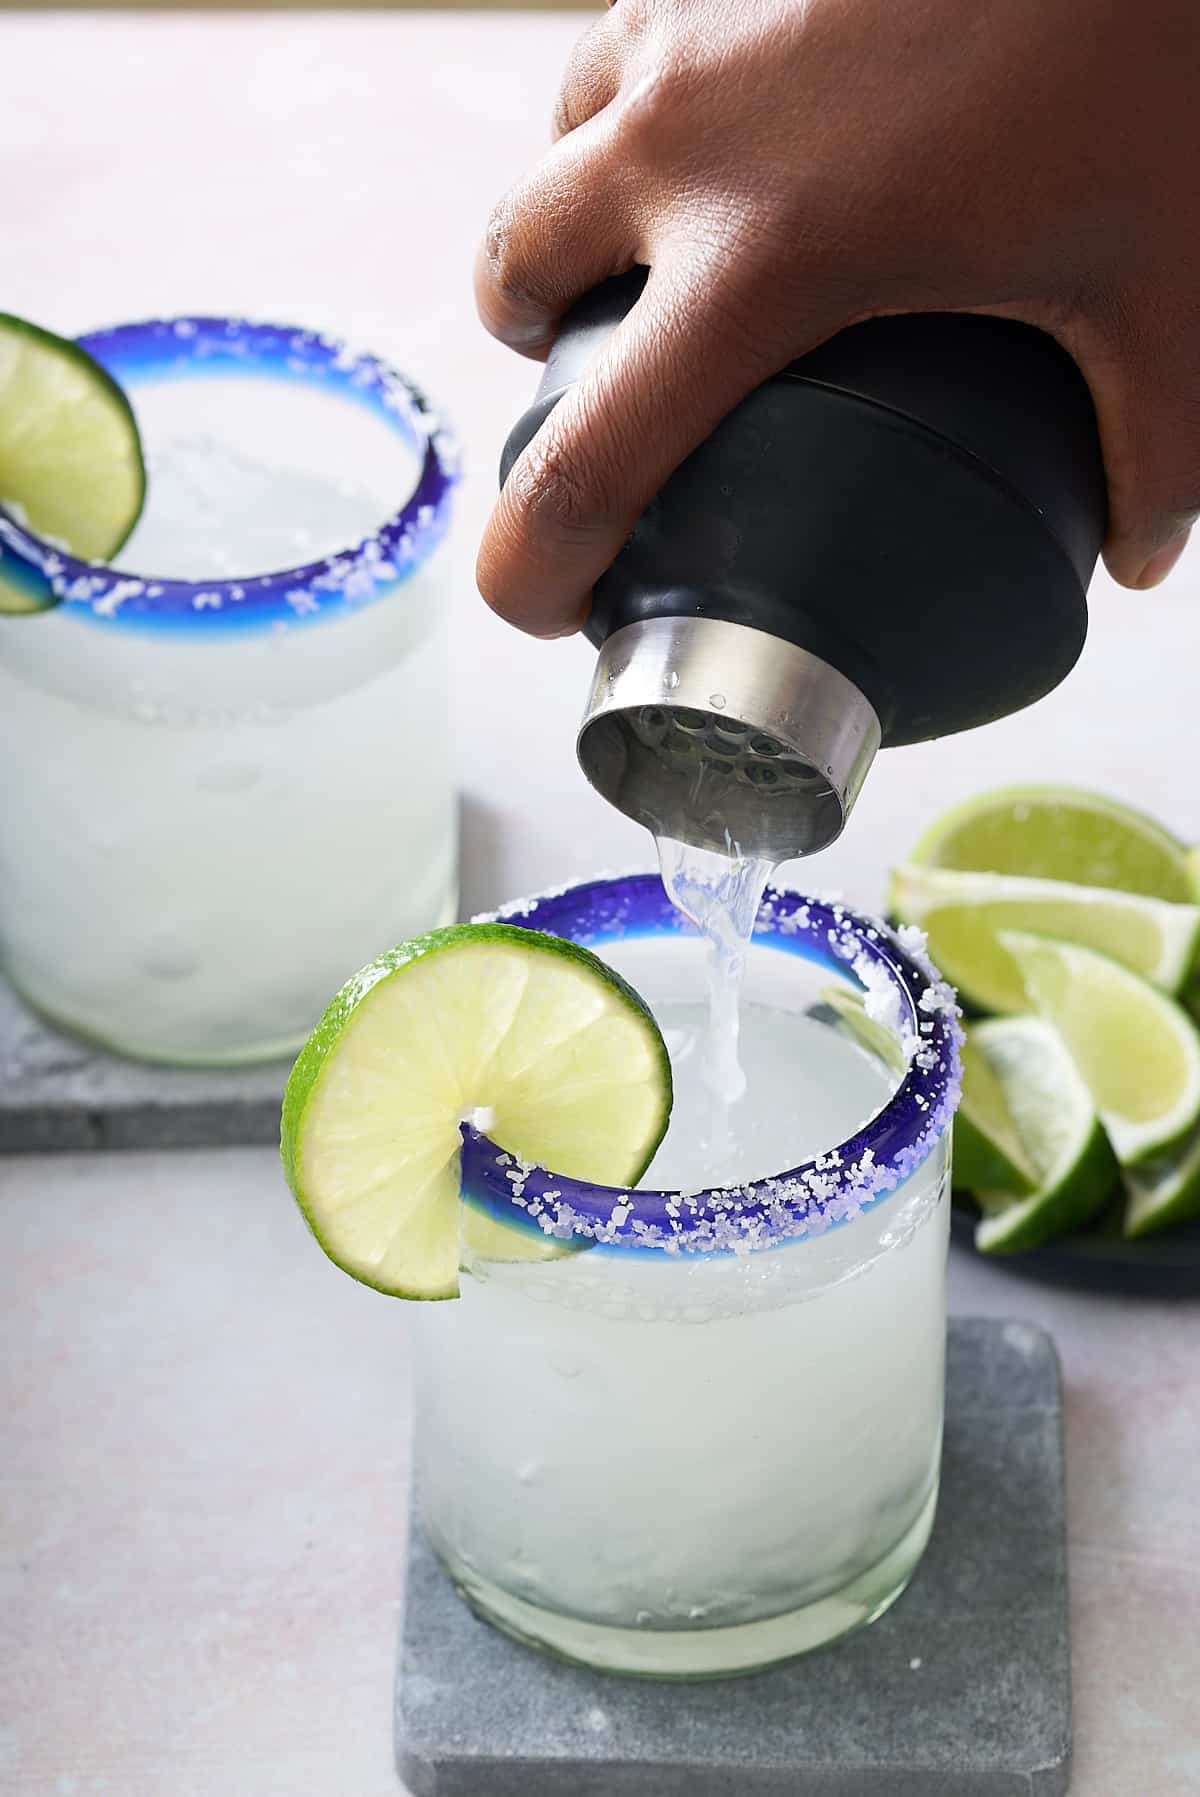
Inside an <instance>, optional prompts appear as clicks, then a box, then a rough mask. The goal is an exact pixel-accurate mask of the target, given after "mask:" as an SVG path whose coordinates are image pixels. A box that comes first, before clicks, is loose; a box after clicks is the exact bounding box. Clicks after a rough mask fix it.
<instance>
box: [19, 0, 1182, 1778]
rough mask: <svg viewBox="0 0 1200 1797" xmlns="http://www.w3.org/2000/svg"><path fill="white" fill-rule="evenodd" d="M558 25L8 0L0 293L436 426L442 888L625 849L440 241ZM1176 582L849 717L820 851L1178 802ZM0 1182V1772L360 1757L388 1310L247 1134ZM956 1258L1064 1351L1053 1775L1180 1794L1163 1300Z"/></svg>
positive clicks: (451, 264)
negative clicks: (1057, 1725) (1106, 794)
mask: <svg viewBox="0 0 1200 1797" xmlns="http://www.w3.org/2000/svg"><path fill="white" fill-rule="evenodd" d="M582 23H583V21H581V20H580V19H579V17H578V16H575V17H570V18H565V17H561V18H560V17H554V16H531V15H526V16H522V15H503V16H498V15H496V14H494V13H493V14H491V15H488V16H483V15H481V16H478V17H470V16H466V15H463V14H461V13H457V14H448V15H443V16H437V15H429V14H420V13H407V14H404V15H402V16H398V17H394V18H389V17H385V16H383V15H381V14H378V13H376V14H372V15H369V16H355V15H353V14H343V15H326V14H317V13H308V14H301V15H296V16H291V17H286V18H285V17H282V16H279V15H268V16H262V17H256V16H246V17H239V16H233V15H229V14H225V15H222V16H220V17H214V16H186V17H183V16H179V17H165V16H154V17H151V16H145V15H143V16H136V15H121V14H89V15H86V16H83V15H80V14H75V15H72V16H69V17H58V16H55V15H53V14H42V15H40V16H38V17H36V18H35V17H20V16H18V15H15V14H14V15H9V16H8V17H6V18H5V19H3V20H2V21H0V72H2V77H3V104H2V105H0V181H2V182H3V191H4V194H5V199H6V204H5V208H4V224H3V231H2V233H0V307H2V308H3V309H6V310H12V311H16V312H19V313H26V314H29V315H31V316H33V317H35V318H37V319H39V320H40V321H41V322H43V323H44V324H47V325H49V326H51V327H55V328H58V329H61V330H65V331H75V330H81V329H84V328H87V327H90V326H95V325H99V324H103V323H106V322H111V321H114V320H117V319H121V318H131V317H136V316H144V315H148V314H151V313H161V312H170V311H173V310H187V311H201V310H213V311H219V310H223V309H227V310H230V311H234V312H250V313H253V314H257V315H258V316H261V317H267V318H278V319H283V320H292V321H295V322H297V323H302V324H312V325H317V326H322V327H326V328H330V329H335V330H340V331H342V332H345V333H347V334H348V335H350V336H352V337H354V338H356V339H359V340H361V341H362V342H364V343H366V344H369V345H371V346H372V347H375V348H377V349H379V350H381V351H383V352H386V353H387V354H389V355H390V356H392V357H393V358H394V359H395V360H396V361H398V362H399V363H400V364H401V366H403V367H405V368H406V369H408V370H409V371H410V372H412V373H413V374H415V375H416V376H417V377H418V378H419V379H420V380H421V381H422V382H423V383H424V384H425V385H426V386H427V387H428V388H429V389H430V390H431V391H432V392H433V393H434V395H436V396H437V397H438V398H439V399H440V400H442V401H443V403H444V404H445V406H446V407H447V409H448V410H449V411H450V413H451V414H452V416H453V417H454V419H455V420H456V422H457V424H458V426H459V427H460V430H461V433H462V436H463V438H464V440H465V443H466V448H467V453H468V458H469V465H470V469H471V474H470V479H469V484H468V487H467V491H466V494H465V497H464V504H463V508H462V515H461V521H460V525H459V544H460V560H461V575H460V578H459V581H458V589H457V596H456V614H455V632H456V654H455V668H456V678H455V690H454V696H453V709H454V715H455V724H456V732H457V743H458V759H459V767H460V772H461V779H462V787H463V792H464V821H465V856H464V898H465V902H466V903H467V905H468V907H469V908H473V907H477V906H480V905H484V904H489V903H491V902H493V901H495V900H497V899H500V898H503V897H508V896H513V895H514V894H516V893H520V892H523V891H529V890H531V889H533V888H536V887H537V886H539V885H541V884H544V883H547V882H551V881H557V880H561V879H563V878H564V877H566V876H569V875H571V874H573V873H576V872H585V871H591V870H593V869H595V868H597V867H601V866H605V865H609V866H613V865H615V866H622V865H626V864H628V863H630V862H631V861H642V860H644V859H645V856H646V847H647V845H646V843H645V842H644V841H643V840H642V838H641V836H640V833H639V832H638V831H637V830H636V829H634V827H633V826H632V825H629V824H627V823H626V822H625V821H624V820H623V819H621V818H620V817H619V816H618V815H617V814H616V813H614V812H613V811H611V810H610V809H609V808H608V807H606V806H605V805H604V804H603V802H602V801H600V800H599V799H597V798H595V797H594V796H593V795H592V794H591V793H590V791H589V790H588V788H587V787H586V785H585V784H584V782H583V780H582V777H581V776H580V775H579V773H578V772H577V770H576V767H575V763H574V759H573V750H572V744H573V736H574V728H575V723H576V720H577V716H578V713H579V709H580V706H581V704H582V700H583V696H584V690H585V686H586V680H587V675H588V666H589V660H590V652H589V651H588V649H587V648H586V646H585V645H583V644H581V643H569V644H557V645H552V646H546V645H541V644H537V643H534V642H531V641H527V640H525V639H523V638H521V637H518V636H517V635H516V634H515V633H514V632H512V631H510V630H508V629H506V628H505V627H504V626H502V625H501V624H500V623H498V622H497V621H496V620H495V619H493V618H492V617H491V616H490V615H489V614H488V613H487V612H486V611H485V610H484V609H483V607H482V605H481V604H480V603H479V601H478V599H477V598H476V596H475V594H474V591H473V588H472V583H471V579H470V559H471V557H470V550H471V545H472V543H473V541H474V539H475V537H476V536H477V534H478V529H479V526H480V523H481V521H482V518H483V515H484V512H485V509H486V506H487V504H488V502H489V498H490V495H491V492H492V490H493V483H494V469H495V463H496V459H497V456H498V453H499V449H500V444H501V442H502V440H503V437H504V434H505V432H506V430H507V428H508V426H509V424H510V423H511V421H512V420H513V419H514V418H515V416H516V415H517V413H518V412H519V410H520V409H521V408H522V406H523V405H524V403H525V401H526V399H527V397H528V395H529V393H530V392H531V390H532V386H533V384H534V380H535V375H534V372H533V370H532V369H531V368H530V367H528V366H526V365H523V364H521V363H520V362H518V361H517V360H515V359H514V358H511V357H509V356H508V355H506V354H505V353H504V352H502V351H501V350H499V349H497V348H496V347H495V346H493V345H492V344H490V343H489V342H488V340H487V339H486V338H485V337H484V336H483V334H482V332H481V331H480V330H479V329H478V327H477V326H476V324H475V321H474V316H473V312H472V306H471V299H470V284H469V270H470V261H471V256H472V252H473V249H474V244H475V241H476V238H477V237H478V235H479V233H480V231H481V229H482V225H483V222H484V220H485V218H486V215H487V212H488V209H489V207H490V205H491V203H492V201H493V200H494V199H495V198H496V197H497V196H498V193H499V191H500V190H501V188H502V186H503V185H504V184H505V183H506V182H507V181H508V180H509V179H511V178H512V177H515V176H516V175H517V174H518V173H519V172H520V171H521V169H522V168H523V167H524V166H525V165H526V164H527V163H528V162H529V161H530V159H531V158H532V157H534V156H535V155H536V154H537V153H538V152H539V150H540V149H541V148H542V146H543V144H544V142H545V138H546V122H547V121H548V119H549V116H550V111H551V105H552V101H553V96H554V92H555V88H556V84H557V77H558V73H559V71H560V69H561V67H562V65H563V63H564V61H565V58H566V55H567V52H568V49H569V46H570V44H571V42H572V41H573V39H574V37H575V36H576V35H577V33H578V32H579V30H580V29H581V28H582ZM1198 600H1200V560H1198V559H1197V557H1196V556H1194V555H1193V556H1192V557H1190V558H1189V559H1188V560H1187V561H1186V562H1185V564H1184V565H1183V567H1182V568H1181V569H1180V571H1179V572H1178V573H1177V574H1176V576H1175V577H1174V578H1173V580H1172V581H1171V582H1170V584H1169V585H1168V586H1167V587H1166V589H1164V590H1163V591H1161V592H1159V593H1157V594H1154V595H1133V594H1125V593H1119V592H1117V591H1116V590H1115V589H1113V588H1112V587H1111V586H1110V585H1109V584H1108V583H1107V581H1105V580H1104V579H1103V578H1101V579H1099V580H1098V581H1097V584H1096V589H1095V594H1094V605H1093V632H1092V640H1091V642H1090V644H1089V646H1088V649H1087V651H1086V653H1085V655H1084V659H1083V662H1082V664H1081V666H1080V668H1079V669H1078V671H1077V672H1076V674H1075V675H1074V676H1073V678H1072V679H1071V680H1070V681H1069V682H1068V683H1067V684H1066V686H1064V687H1063V688H1062V689H1061V690H1060V692H1059V693H1058V694H1056V695H1055V696H1054V697H1052V698H1051V699H1049V700H1047V701H1045V702H1044V703H1043V704H1042V705H1040V706H1038V707H1036V708H1035V709H1034V710H1032V711H1031V712H1029V713H1027V714H1025V715H1024V716H1022V717H1020V718H1016V719H1012V720H1010V721H1008V722H1006V723H1004V724H1000V725H997V726H995V727H993V728H992V729H990V730H987V731H983V732H979V733H976V734H975V735H973V736H969V737H965V738H961V739H958V740H955V741H953V742H948V743H944V744H940V745H931V746H928V747H924V748H918V749H912V750H904V751H897V752H895V753H893V754H885V755H884V756H883V757H882V759H881V760H880V762H879V763H878V764H877V767H876V769H875V772H874V774H873V776H872V778H871V780H870V782H869V783H868V786H867V790H866V793H865V795H864V797H863V799H862V801H861V803H860V805H859V808H858V811H857V813H856V815H855V818H854V820H853V824H852V827H851V829H850V831H849V832H848V834H847V836H846V838H845V840H844V842H843V843H842V844H841V845H839V846H838V847H837V848H836V849H835V850H833V851H832V852H831V853H830V854H828V855H827V856H825V857H823V858H822V859H821V861H820V862H819V863H816V864H814V867H813V869H812V880H813V881H814V882H815V883H817V884H819V885H820V886H822V887H841V888H844V889H845V890H846V892H847V893H848V895H849V896H852V897H853V898H854V899H856V900H858V901H862V902H869V903H874V902H876V901H877V900H878V898H879V896H880V893H881V889H882V876H883V871H884V869H885V868H886V866H887V864H888V863H889V861H891V860H894V859H896V858H897V857H900V856H902V855H903V854H904V852H905V850H906V849H907V847H908V846H909V845H910V844H911V842H912V840H913V838H914V836H915V834H916V832H917V831H918V829H919V828H920V826H921V824H922V823H923V822H924V821H925V820H926V819H927V818H928V817H929V816H930V815H931V814H932V813H933V812H934V811H936V810H938V809H940V808H941V807H942V806H944V805H945V804H947V803H949V802H950V801H951V800H952V799H955V798H957V797H959V796H962V795H965V794H967V793H970V792H972V791H974V790H976V789H977V788H978V787H980V786H982V785H986V784H988V783H993V782H1001V781H1004V782H1007V781H1015V780H1020V779H1045V778H1055V779H1073V780H1080V781H1084V782H1086V783H1088V784H1090V785H1096V786H1101V787H1105V788H1107V789H1110V790H1112V791H1114V792H1117V793H1119V794H1121V795H1123V796H1124V797H1126V798H1128V799H1131V800H1134V801H1138V802H1140V803H1142V804H1144V805H1146V806H1147V807H1149V808H1150V809H1152V810H1154V811H1156V812H1158V813H1159V814H1160V815H1161V816H1162V817H1163V818H1164V819H1165V820H1166V821H1167V822H1169V823H1170V824H1172V825H1173V826H1174V827H1175V828H1176V829H1177V830H1178V831H1180V832H1181V833H1182V834H1184V835H1188V836H1191V837H1193V838H1200V789H1198V784H1197V778H1196V768H1197V743H1198V740H1200V723H1198V720H1197V715H1196V711H1197V708H1196V691H1197V677H1198V668H1200V609H1198V606H1197V601H1198ZM34 627H36V625H35V626H34ZM912 653H913V654H914V655H933V656H936V654H937V645H936V643H923V642H922V641H921V640H920V638H919V636H916V635H914V640H913V644H912ZM13 777H19V775H18V774H17V773H16V772H15V770H5V774H4V778H5V779H8V778H13ZM0 1218H2V1219H3V1222H4V1225H5V1236H4V1251H3V1253H2V1254H0V1377H2V1378H3V1380H4V1381H5V1385H6V1390H5V1391H4V1393H3V1395H2V1396H0V1431H2V1434H3V1441H2V1442H0V1791H2V1792H4V1793H6V1794H7V1793H9V1792H12V1793H20V1794H21V1797H388V1794H389V1793H390V1792H393V1791H394V1790H395V1789H396V1786H395V1783H394V1780H393V1777H392V1774H391V1771H390V1763H389V1685H390V1676H391V1657H392V1642H393V1630H394V1625H395V1618H396V1610H397V1601H398V1595H399V1580H400V1570H401V1533H402V1529H403V1517H404V1494H403V1474H404V1468H405V1465H406V1457H407V1440H406V1416H407V1403H408V1397H407V1361H406V1344H407V1331H408V1319H407V1316H406V1314H405V1312H404V1310H403V1307H401V1306H396V1305H390V1304H389V1303H387V1302H386V1301H385V1300H382V1299H380V1298H378V1297H376V1296H375V1295H373V1294H371V1293H369V1292H366V1291H363V1290H360V1289H358V1288H356V1287H355V1286H353V1285H352V1284H351V1283H350V1282H348V1281H346V1280H344V1279H341V1278H339V1277H338V1276H337V1275H336V1274H334V1273H333V1271H332V1270H331V1269H329V1268H328V1267H327V1266H326V1265H325V1264H324V1263H323V1262H322V1260H321V1257H320V1256H319V1255H318V1254H317V1253H316V1251H315V1249H313V1248H312V1247H311V1245H310V1244H309V1243H308V1241H307V1240H306V1238H305V1237H304V1234H303V1231H302V1229H301V1226H300V1225H299V1223H298V1221H297V1219H296V1217H295V1215H294V1214H293V1212H292V1210H291V1208H290V1205H289V1202H288V1200H287V1199H286V1197H285V1195H284V1193H283V1191H282V1189H281V1185H280V1181H279V1176H278V1172H277V1169H276V1166H275V1163H274V1160H273V1157H272V1156H271V1155H270V1154H268V1153H265V1152H260V1151H245V1152H232V1153H226V1154H222V1155H205V1154H187V1155H179V1156H174V1157H171V1156H160V1155H152V1156H113V1157H108V1158H106V1159H101V1158H96V1159H87V1158H80V1157H68V1158H63V1159H49V1160H45V1161H34V1160H15V1159H14V1160H9V1161H7V1162H4V1161H0ZM952 1271H953V1280H952V1295H953V1299H954V1302H955V1305H956V1307H957V1308H958V1309H960V1310H977V1311H983V1310H987V1311H992V1312H995V1313H1000V1314H1003V1313H1006V1312H1015V1313H1019V1314H1023V1315H1026V1316H1030V1317H1033V1318H1035V1319H1040V1320H1043V1321H1045V1322H1047V1323H1048V1324H1049V1325H1050V1326H1051V1327H1052V1328H1053V1330H1054V1332H1055V1334H1056V1337H1057V1340H1058V1342H1059V1346H1060V1349H1061V1351H1062V1354H1063V1359H1064V1366H1065V1372H1066V1380H1067V1398H1068V1436H1069V1450H1070V1475H1071V1480H1070V1483H1071V1552H1072V1580H1073V1595H1072V1616H1073V1628H1074V1649H1075V1676H1076V1693H1077V1701H1078V1771H1077V1776H1076V1780H1075V1784H1074V1786H1073V1791H1074V1792H1075V1793H1077V1794H1078V1797H1133V1794H1134V1793H1136V1794H1137V1797H1190V1794H1192V1793H1200V1733H1198V1730H1197V1725H1196V1692H1197V1689H1200V1501H1198V1496H1197V1494H1198V1491H1200V1308H1198V1306H1197V1305H1195V1304H1176V1305H1168V1304H1150V1303H1132V1302H1130V1303H1116V1302H1109V1303H1103V1302H1100V1301H1096V1300H1087V1299H1083V1298H1070V1297H1066V1296H1059V1295H1055V1294H1052V1293H1049V1294H1048V1293H1046V1292H1043V1291H1041V1290H1039V1289H1038V1288H1034V1287H1030V1286H1027V1285H1025V1284H1024V1283H1021V1282H1018V1281H1014V1280H1012V1279H1011V1278H1009V1277H1006V1276H1005V1275H1003V1274H1001V1273H999V1272H997V1271H995V1270H994V1269H992V1268H990V1267H982V1268H981V1267H977V1266H974V1265H972V1264H970V1263H966V1262H962V1261H959V1260H957V1259H956V1260H955V1263H954V1266H953V1269H952ZM1013 1502H1014V1505H1019V1504H1020V1502H1021V1494H1020V1493H1019V1492H1014V1493H1013ZM980 1551H981V1552H986V1551H987V1544H986V1543H981V1544H980ZM936 1673H937V1669H936V1667H932V1666H930V1667H928V1668H925V1669H924V1670H923V1672H922V1674H921V1676H922V1677H923V1678H928V1679H929V1680H931V1681H932V1680H936ZM914 1696H915V1700H916V1696H917V1693H916V1688H915V1692H914Z"/></svg>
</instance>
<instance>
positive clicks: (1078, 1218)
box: [954, 1017, 1117, 1254]
mask: <svg viewBox="0 0 1200 1797" xmlns="http://www.w3.org/2000/svg"><path fill="white" fill-rule="evenodd" d="M969 1047H970V1055H969V1057H968V1058H967V1059H966V1060H965V1061H964V1080H963V1084H964V1093H965V1091H966V1089H967V1087H968V1085H970V1086H971V1087H972V1088H973V1101H972V1102H973V1104H974V1106H975V1108H976V1115H977V1116H978V1117H983V1118H985V1120H986V1121H987V1123H988V1126H989V1128H995V1129H996V1134H997V1137H998V1138H999V1140H1000V1144H1001V1146H1002V1147H1004V1146H1005V1143H1004V1138H1008V1140H1007V1147H1006V1148H1005V1152H1006V1153H1007V1152H1008V1151H1009V1150H1012V1151H1014V1152H1013V1159H1014V1163H1015V1164H1017V1165H1019V1166H1022V1167H1025V1168H1028V1169H1029V1171H1030V1172H1031V1173H1032V1174H1033V1175H1034V1178H1035V1180H1036V1186H1035V1189H1034V1190H1033V1191H1032V1192H1031V1193H1030V1194H1029V1195H1028V1196H1027V1197H1012V1196H1011V1195H1010V1194H1008V1193H1006V1192H995V1191H991V1190H988V1189H987V1188H986V1187H984V1188H981V1189H978V1190H977V1191H976V1196H977V1197H978V1199H979V1202H980V1205H981V1206H982V1208H983V1210H984V1212H985V1215H984V1216H983V1218H982V1219H981V1221H980V1223H979V1225H978V1227H977V1228H976V1231H975V1242H976V1245H977V1247H979V1248H980V1249H981V1250H982V1251H983V1252H984V1253H986V1254H1005V1253H1017V1252H1019V1251H1020V1250H1022V1249H1028V1248H1036V1247H1038V1246H1040V1244H1041V1243H1043V1242H1047V1241H1050V1240H1051V1239H1052V1238H1053V1237H1054V1236H1057V1235H1062V1234H1063V1233H1064V1232H1065V1231H1067V1230H1070V1229H1075V1228H1077V1227H1078V1226H1079V1225H1080V1224H1081V1223H1084V1222H1086V1221H1087V1220H1088V1218H1090V1217H1092V1216H1094V1215H1095V1214H1096V1212H1097V1211H1098V1210H1100V1209H1101V1208H1102V1206H1103V1204H1104V1201H1105V1199H1106V1198H1107V1197H1108V1195H1109V1193H1110V1192H1111V1191H1112V1189H1113V1187H1114V1185H1115V1184H1116V1180H1117V1163H1116V1159H1115V1157H1114V1155H1113V1151H1112V1148H1111V1146H1110V1145H1109V1142H1108V1138H1107V1136H1106V1135H1105V1133H1104V1130H1103V1128H1102V1126H1101V1123H1100V1119H1099V1117H1098V1116H1097V1115H1096V1107H1095V1105H1094V1104H1093V1103H1092V1099H1091V1096H1090V1094H1089V1092H1088V1089H1087V1086H1086V1085H1085V1084H1084V1082H1083V1080H1082V1079H1081V1078H1080V1076H1079V1074H1078V1072H1077V1071H1076V1068H1075V1066H1074V1063H1073V1062H1072V1060H1071V1057H1070V1055H1069V1054H1068V1053H1067V1051H1066V1049H1065V1048H1064V1046H1063V1044H1062V1042H1061V1041H1060V1040H1059V1037H1058V1034H1057V1032H1056V1031H1055V1030H1054V1029H1053V1028H1052V1027H1051V1025H1050V1024H1048V1023H1045V1022H1043V1020H1042V1019H1041V1018H1040V1017H997V1018H994V1019H992V1020H991V1021H990V1022H987V1023H980V1024H976V1026H975V1028H974V1029H973V1030H971V1032H970V1037H969ZM981 1068H986V1070H987V1073H986V1076H985V1077H984V1078H983V1079H981V1078H980V1069H981ZM997 1103H999V1104H1000V1105H1001V1106H1002V1107H1003V1111H1002V1114H1003V1124H1002V1125H1001V1126H999V1127H997V1124H998V1118H997V1112H996V1107H997ZM959 1115H960V1117H961V1115H962V1113H961V1112H960V1113H959ZM954 1131H955V1143H954V1162H955V1169H954V1178H955V1184H956V1185H958V1184H960V1183H963V1184H966V1183H967V1182H966V1181H965V1180H963V1179H962V1169H961V1164H960V1154H961V1148H960V1141H959V1131H960V1124H959V1121H958V1120H957V1119H956V1121H955V1125H954Z"/></svg>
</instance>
